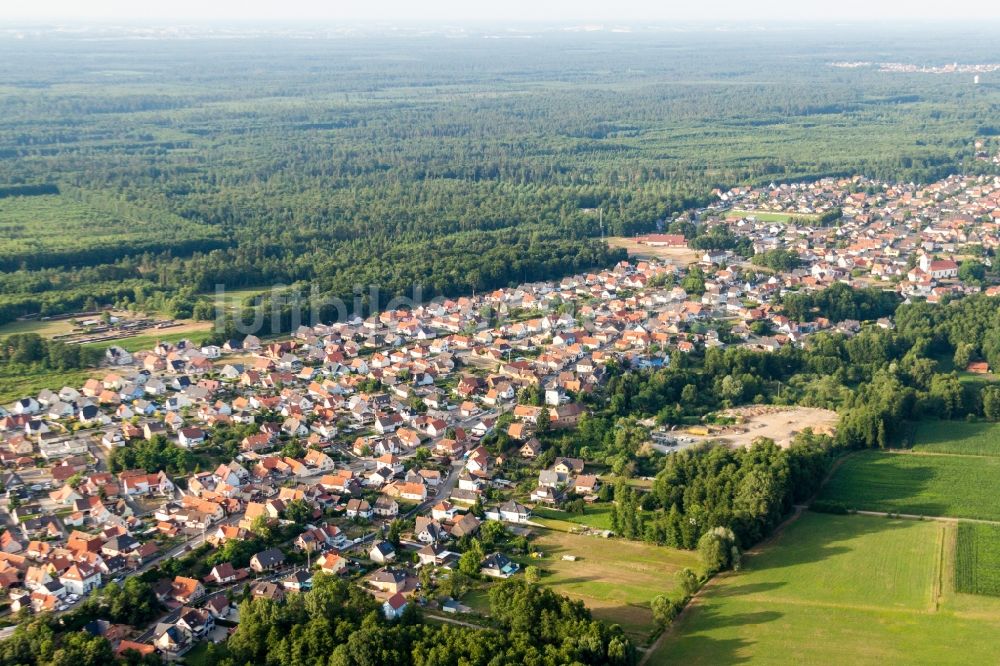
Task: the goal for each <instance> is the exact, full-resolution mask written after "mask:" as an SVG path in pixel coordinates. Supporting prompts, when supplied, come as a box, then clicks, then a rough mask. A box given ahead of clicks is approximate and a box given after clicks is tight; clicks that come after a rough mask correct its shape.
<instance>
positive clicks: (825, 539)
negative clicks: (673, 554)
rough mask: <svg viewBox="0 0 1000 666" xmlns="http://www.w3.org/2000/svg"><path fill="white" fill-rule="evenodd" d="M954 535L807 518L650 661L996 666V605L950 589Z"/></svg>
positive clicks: (712, 592)
mask: <svg viewBox="0 0 1000 666" xmlns="http://www.w3.org/2000/svg"><path fill="white" fill-rule="evenodd" d="M951 529H954V526H953V525H945V524H942V523H938V522H932V521H912V520H909V521H908V520H891V519H887V518H877V517H868V516H830V515H824V514H815V513H806V514H804V515H803V516H802V517H801V518H800V519H799V520H798V521H796V522H795V523H793V524H791V525H790V526H788V528H786V530H785V531H784V532H783V533H782V535H781V536H780V537H779V538H778V539H777V540H776V541H775V542H773V543H771V544H769V545H768V546H766V547H765V548H764V549H763V550H762V552H760V553H758V554H754V555H750V556H748V557H747V558H746V559H745V562H744V569H743V571H741V572H740V573H738V574H732V575H725V576H721V577H719V578H717V579H715V580H714V581H713V582H712V583H710V584H709V585H708V587H706V589H705V590H704V591H703V592H702V594H701V595H700V596H699V598H698V599H697V600H696V602H695V603H694V605H692V606H691V607H690V608H689V609H688V610H687V611H686V612H685V614H684V615H683V616H682V617H681V619H680V620H679V621H678V624H677V625H676V626H675V627H674V628H673V629H672V630H671V632H670V634H668V635H667V637H666V638H665V639H664V640H663V642H662V643H661V644H660V645H659V646H658V649H657V650H656V652H655V653H654V654H652V655H651V658H650V659H649V661H648V663H649V664H653V665H657V664H668V663H669V664H677V663H682V664H731V663H743V662H753V663H761V664H818V663H850V664H886V663H907V664H964V663H992V662H994V661H995V656H996V650H997V649H998V648H1000V638H998V637H997V630H998V629H1000V614H997V613H996V612H995V608H996V607H995V605H993V604H992V602H993V600H992V599H985V598H977V597H971V596H969V595H955V594H953V592H952V591H951V590H943V591H942V589H941V587H940V586H941V585H942V584H944V585H948V584H949V581H950V577H949V575H947V573H948V572H946V571H944V570H943V569H942V567H944V566H946V565H945V564H944V563H945V562H946V561H947V558H943V557H942V553H944V552H945V544H946V543H947V541H948V540H947V532H948V530H951ZM980 599H982V600H983V603H982V604H980V603H979V600H980ZM942 600H943V602H942Z"/></svg>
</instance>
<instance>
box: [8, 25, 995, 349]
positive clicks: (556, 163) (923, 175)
mask: <svg viewBox="0 0 1000 666" xmlns="http://www.w3.org/2000/svg"><path fill="white" fill-rule="evenodd" d="M486 36H489V35H481V34H475V33H473V34H471V35H470V38H469V39H462V40H455V39H449V38H446V37H445V36H443V35H441V34H434V33H430V34H424V35H414V34H409V33H400V34H398V35H395V36H388V35H371V34H366V35H363V36H355V37H349V36H340V37H328V36H323V37H321V38H316V36H315V35H308V36H307V37H308V38H296V37H294V36H288V35H286V36H274V35H268V34H263V35H256V36H254V37H253V38H247V39H234V40H221V39H212V38H211V37H206V36H204V35H201V36H198V37H196V38H191V39H184V40H171V39H161V40H150V41H146V42H137V41H136V40H131V39H128V38H125V37H124V36H122V35H115V34H113V33H112V34H111V35H110V36H109V35H103V36H102V40H101V41H100V44H101V48H100V49H95V48H94V43H95V42H93V41H91V40H89V39H86V38H85V37H79V36H74V35H71V34H57V33H46V32H44V31H41V32H39V33H37V34H34V33H33V34H31V35H30V36H29V37H28V38H27V39H13V38H10V37H7V36H0V75H2V76H3V80H4V81H5V87H4V94H3V95H2V96H0V155H2V156H3V159H2V160H0V232H2V233H0V324H2V323H4V322H9V321H11V320H13V319H15V318H16V317H19V316H24V315H30V314H42V315H48V314H55V313H62V312H67V311H74V310H79V309H80V308H82V307H83V305H84V303H86V302H87V300H88V299H89V298H92V299H95V300H96V301H97V302H99V303H100V304H102V305H104V304H114V305H118V306H120V307H135V308H147V309H152V310H160V311H164V312H165V313H166V314H169V315H172V316H179V317H190V316H195V317H198V318H210V317H212V315H213V308H212V304H211V302H210V300H209V298H208V296H207V295H206V294H207V292H211V291H212V290H214V288H215V286H216V285H217V284H222V285H225V286H226V287H228V288H230V289H233V288H241V287H260V288H261V289H262V290H266V289H267V288H269V287H271V286H273V285H275V284H283V285H299V286H301V287H303V288H302V291H304V292H310V291H311V290H312V289H315V291H316V293H318V294H320V295H321V296H322V297H323V298H324V299H325V300H326V301H329V300H332V299H333V298H334V297H336V298H340V299H342V300H345V301H346V302H350V301H351V300H352V299H351V298H350V296H351V295H352V293H353V290H354V289H355V287H362V288H363V289H365V290H366V291H367V288H368V287H369V286H370V285H373V284H374V285H378V286H379V289H380V294H381V295H380V297H379V299H378V302H365V303H364V307H365V308H367V309H375V308H377V307H379V306H380V305H382V304H384V302H385V301H386V300H388V299H389V298H391V297H393V296H396V295H400V294H406V295H409V294H411V293H412V292H413V289H414V287H416V286H418V285H419V286H421V287H422V290H423V293H424V295H425V296H427V297H430V296H434V295H439V294H448V295H450V296H457V295H461V294H463V293H467V292H471V291H473V290H483V289H490V288H494V287H497V286H506V285H510V284H514V283H519V282H524V281H530V280H538V279H543V278H545V279H556V278H558V277H560V276H561V275H564V274H567V273H573V272H578V271H580V270H586V269H590V268H594V267H599V266H607V265H610V264H613V263H614V262H616V261H618V260H620V259H621V258H622V254H621V252H620V251H619V250H611V249H608V248H607V246H605V245H604V244H603V243H602V242H601V240H600V239H601V237H602V236H606V235H633V234H636V233H642V232H648V231H651V230H655V229H657V228H665V227H668V226H672V225H676V224H677V223H678V222H677V221H676V220H675V219H674V218H675V216H676V215H678V214H679V213H680V212H681V211H684V210H688V209H696V208H698V207H700V206H704V205H705V204H706V203H708V202H709V201H711V200H712V198H713V195H712V193H711V192H712V190H713V188H717V187H719V188H727V187H730V186H733V185H739V184H747V183H753V184H757V183H767V182H772V181H774V182H782V181H791V180H798V179H806V178H814V177H818V176H824V175H850V174H856V173H861V174H865V175H868V176H874V177H880V178H886V179H899V180H906V181H910V180H913V181H930V180H934V179H937V178H939V177H941V176H944V175H946V174H948V173H952V172H954V171H955V170H957V169H958V168H959V165H960V164H962V163H963V161H964V164H965V167H964V168H966V169H968V168H977V167H976V165H975V162H974V161H973V160H969V159H968V158H969V157H970V156H971V154H972V150H973V146H972V141H973V139H974V138H975V137H977V136H981V135H984V134H989V133H990V131H991V123H992V122H993V119H994V118H995V116H996V108H997V103H998V100H1000V94H998V90H997V88H996V86H995V85H981V86H978V87H973V86H971V85H969V84H968V82H967V81H965V80H964V79H961V80H960V79H959V77H933V76H923V75H891V74H886V73H882V72H878V71H877V70H874V69H857V70H844V69H838V68H833V67H830V66H829V63H830V62H832V61H836V60H839V59H844V58H851V59H854V58H870V59H880V58H887V57H890V56H891V58H892V59H894V60H900V61H913V60H919V61H936V60H941V59H943V60H948V61H950V59H951V55H950V54H951V47H952V46H954V45H956V44H960V45H961V48H962V52H963V53H964V54H966V56H967V57H968V58H970V59H976V58H980V57H981V58H987V57H988V55H989V53H990V48H991V47H992V44H991V42H990V41H989V40H986V39H983V38H981V37H976V36H974V35H973V36H970V35H967V34H960V33H956V32H948V31H942V32H940V33H939V34H936V37H935V39H934V40H924V39H920V38H919V37H920V36H919V35H914V34H911V33H906V32H902V31H901V32H898V33H880V34H877V35H876V34H874V33H865V31H861V32H859V33H856V34H852V35H850V36H845V35H843V34H838V33H827V32H823V31H820V30H818V29H816V30H812V31H805V32H802V33H799V32H794V31H792V32H775V33H772V34H769V35H758V34H754V33H749V32H748V33H739V32H737V33H727V34H725V35H724V36H720V35H718V34H715V33H711V32H699V31H693V32H691V33H680V32H678V33H656V32H643V31H638V32H635V33H632V34H609V33H596V34H572V33H567V34H560V33H558V32H543V33H539V34H536V35H533V39H525V40H497V39H483V37H486ZM776 73H780V75H776ZM734 244H735V240H734V239H733V238H732V237H727V236H726V235H725V234H723V233H719V234H715V235H713V234H706V235H704V236H702V237H698V238H694V239H692V246H695V247H705V248H707V247H726V246H731V245H734ZM736 249H738V250H739V251H741V252H743V253H746V251H747V248H744V247H740V248H736ZM769 262H771V263H774V264H775V265H776V266H781V265H784V264H785V263H787V257H777V256H775V257H769ZM306 286H308V288H306ZM247 305H248V306H250V305H253V304H247ZM257 306H259V307H270V306H271V303H270V302H264V303H259V304H257ZM316 307H317V308H318V312H319V315H318V316H320V317H321V318H325V317H330V316H333V315H334V314H335V313H334V311H333V310H332V309H331V308H329V307H323V306H316ZM284 309H285V308H284V307H283V306H282V305H279V306H278V310H279V311H280V310H284ZM245 314H246V316H247V317H248V318H249V316H250V315H251V314H252V313H250V312H247V313H245ZM289 323H290V320H289V319H288V318H287V317H285V318H283V319H282V320H281V325H282V326H286V325H288V324H289ZM265 332H267V331H265Z"/></svg>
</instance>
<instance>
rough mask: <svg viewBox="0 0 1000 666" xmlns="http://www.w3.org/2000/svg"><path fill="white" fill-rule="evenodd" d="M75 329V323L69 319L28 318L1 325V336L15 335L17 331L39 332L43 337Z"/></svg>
mask: <svg viewBox="0 0 1000 666" xmlns="http://www.w3.org/2000/svg"><path fill="white" fill-rule="evenodd" d="M72 330H73V324H72V323H71V322H70V320H69V319H56V320H49V321H42V320H41V319H27V320H23V321H12V322H8V323H6V324H4V325H3V326H0V337H3V336H7V335H14V334H15V333H37V334H38V335H41V336H43V337H48V338H50V337H52V336H54V335H61V334H63V333H69V332H70V331H72Z"/></svg>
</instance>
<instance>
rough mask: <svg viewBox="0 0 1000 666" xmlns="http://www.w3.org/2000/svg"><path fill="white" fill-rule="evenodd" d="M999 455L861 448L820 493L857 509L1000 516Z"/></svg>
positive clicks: (941, 514) (985, 516) (918, 513)
mask: <svg viewBox="0 0 1000 666" xmlns="http://www.w3.org/2000/svg"><path fill="white" fill-rule="evenodd" d="M998 483H1000V458H986V457H975V456H955V455H920V454H910V453H885V452H882V451H862V452H860V453H856V454H854V455H852V456H851V457H849V458H847V459H846V460H844V461H843V463H842V464H841V466H840V467H839V468H838V469H837V471H836V473H835V474H834V475H833V477H832V478H831V479H830V480H829V482H828V483H827V484H826V486H825V487H824V488H823V492H822V493H821V495H820V498H821V499H823V500H830V501H836V502H841V503H843V504H845V505H846V506H849V507H851V508H854V509H862V510H868V511H887V512H891V513H909V514H917V515H924V516H952V517H956V518H981V519H987V520H1000V495H998V493H997V492H996V487H997V484H998Z"/></svg>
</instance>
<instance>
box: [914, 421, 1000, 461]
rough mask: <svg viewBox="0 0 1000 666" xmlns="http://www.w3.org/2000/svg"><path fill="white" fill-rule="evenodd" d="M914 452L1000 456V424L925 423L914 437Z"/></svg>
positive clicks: (963, 422)
mask: <svg viewBox="0 0 1000 666" xmlns="http://www.w3.org/2000/svg"><path fill="white" fill-rule="evenodd" d="M913 450H914V451H923V452H927V453H957V454H963V455H970V456H1000V423H969V422H967V421H923V422H921V423H919V424H918V425H917V428H916V431H915V432H914V435H913Z"/></svg>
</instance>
